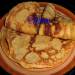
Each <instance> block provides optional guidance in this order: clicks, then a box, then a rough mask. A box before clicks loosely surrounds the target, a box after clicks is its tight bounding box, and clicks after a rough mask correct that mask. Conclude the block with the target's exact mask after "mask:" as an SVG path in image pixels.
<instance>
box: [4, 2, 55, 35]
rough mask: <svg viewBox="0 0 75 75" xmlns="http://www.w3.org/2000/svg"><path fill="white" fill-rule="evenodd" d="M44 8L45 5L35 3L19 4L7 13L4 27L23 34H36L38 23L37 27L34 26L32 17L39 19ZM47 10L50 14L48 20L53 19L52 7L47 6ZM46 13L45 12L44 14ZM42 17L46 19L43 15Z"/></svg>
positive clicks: (50, 5)
mask: <svg viewBox="0 0 75 75" xmlns="http://www.w3.org/2000/svg"><path fill="white" fill-rule="evenodd" d="M45 8H46V5H43V4H40V3H37V2H23V3H20V4H18V5H16V6H15V7H14V8H12V9H11V11H10V12H9V14H8V16H7V17H6V21H5V26H6V27H8V28H11V29H14V30H16V31H20V32H23V33H27V34H37V32H38V25H39V23H38V25H36V24H35V25H34V22H33V18H34V16H38V17H39V18H40V17H41V16H42V14H43V12H44V10H45ZM47 8H49V10H50V11H49V12H52V14H51V15H50V16H49V18H51V19H52V18H54V16H55V12H54V6H53V5H52V4H48V7H47ZM47 10H48V9H47ZM46 13H47V12H45V14H46ZM52 15H53V16H52ZM43 16H44V17H46V16H45V15H43Z"/></svg>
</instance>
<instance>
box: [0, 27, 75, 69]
mask: <svg viewBox="0 0 75 75" xmlns="http://www.w3.org/2000/svg"><path fill="white" fill-rule="evenodd" d="M5 29H6V30H7V32H6V36H5V38H3V39H2V40H1V46H2V49H3V51H4V52H5V54H6V55H7V56H8V57H9V58H10V59H11V60H12V61H14V62H16V63H18V64H20V65H21V66H22V67H24V68H29V69H30V68H40V69H41V68H54V67H56V66H57V65H60V64H62V63H64V61H65V60H66V59H67V58H68V56H69V55H70V54H71V52H72V50H73V49H74V48H75V41H72V40H62V39H58V38H52V37H50V36H42V35H36V37H34V35H29V34H23V33H18V32H16V31H13V30H11V29H8V28H5ZM3 31H4V30H2V32H3ZM4 33H5V31H4ZM34 39H35V40H34ZM32 40H34V42H33V43H31V41H32Z"/></svg>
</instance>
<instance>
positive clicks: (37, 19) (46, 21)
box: [28, 15, 50, 25]
mask: <svg viewBox="0 0 75 75" xmlns="http://www.w3.org/2000/svg"><path fill="white" fill-rule="evenodd" d="M28 21H29V22H30V23H32V22H33V23H34V24H35V25H39V24H48V25H49V23H50V19H47V18H42V17H41V18H40V17H38V16H36V15H35V16H30V17H28Z"/></svg>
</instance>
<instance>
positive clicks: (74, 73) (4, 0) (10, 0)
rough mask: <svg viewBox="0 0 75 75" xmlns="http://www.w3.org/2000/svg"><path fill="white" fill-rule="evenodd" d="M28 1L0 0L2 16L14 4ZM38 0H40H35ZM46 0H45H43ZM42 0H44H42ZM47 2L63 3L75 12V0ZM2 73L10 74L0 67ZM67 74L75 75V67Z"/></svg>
mask: <svg viewBox="0 0 75 75" xmlns="http://www.w3.org/2000/svg"><path fill="white" fill-rule="evenodd" d="M23 1H28V0H0V16H1V17H2V16H3V15H4V14H6V13H7V12H8V11H9V10H10V9H11V8H12V7H13V6H15V5H16V4H18V3H20V2H23ZM32 1H34V0H32ZM35 1H38V2H39V0H35ZM43 1H44V0H43ZM41 2H42V0H41ZM45 2H52V3H56V4H59V5H62V6H63V7H65V8H67V9H69V10H70V11H71V12H73V13H74V14H75V1H74V0H50V1H49V0H45ZM0 75H10V74H9V73H7V72H6V71H5V70H4V69H2V68H1V67H0ZM65 75H75V67H74V68H73V69H72V70H70V71H69V72H67V73H66V74H65Z"/></svg>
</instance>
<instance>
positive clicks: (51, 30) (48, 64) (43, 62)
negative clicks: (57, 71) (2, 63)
mask: <svg viewBox="0 0 75 75" xmlns="http://www.w3.org/2000/svg"><path fill="white" fill-rule="evenodd" d="M74 33H75V21H74V20H72V19H71V18H70V17H68V16H67V15H65V14H63V13H62V12H61V11H58V10H57V9H56V8H55V6H54V4H52V3H46V4H43V3H39V2H23V3H20V4H18V5H16V6H15V7H14V8H12V9H11V10H10V12H9V13H8V14H7V16H6V18H5V24H4V26H3V27H2V29H1V37H2V38H1V48H2V50H3V51H4V53H5V54H6V55H7V56H8V57H9V58H10V59H11V60H12V61H14V62H15V63H17V64H18V65H20V66H21V67H23V68H27V69H28V68H29V69H30V68H33V69H35V68H36V69H42V68H55V67H56V66H60V65H61V64H63V63H64V62H65V61H66V60H67V59H68V57H69V56H70V54H71V52H72V51H73V50H74V49H75V34H74Z"/></svg>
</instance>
